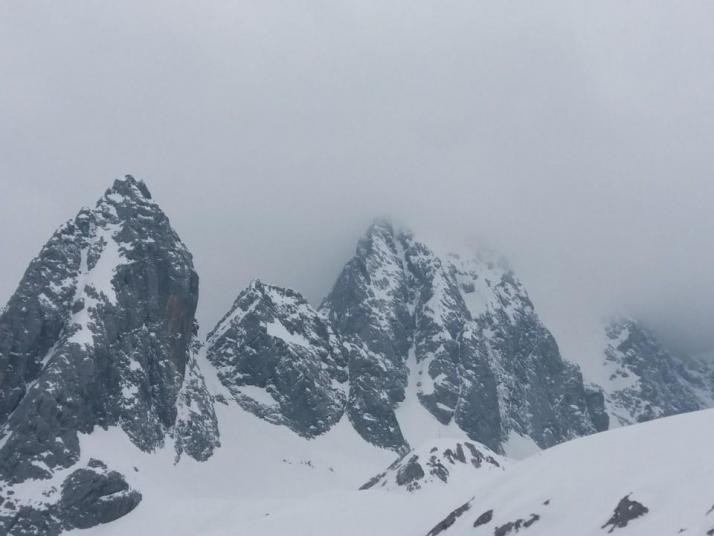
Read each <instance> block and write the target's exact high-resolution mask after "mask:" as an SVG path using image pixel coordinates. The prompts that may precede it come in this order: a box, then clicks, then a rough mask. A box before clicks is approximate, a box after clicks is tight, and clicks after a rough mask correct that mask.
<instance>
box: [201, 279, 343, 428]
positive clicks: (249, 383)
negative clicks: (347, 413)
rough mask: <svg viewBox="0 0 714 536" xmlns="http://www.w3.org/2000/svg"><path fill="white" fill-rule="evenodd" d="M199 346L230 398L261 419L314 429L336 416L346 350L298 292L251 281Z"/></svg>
mask: <svg viewBox="0 0 714 536" xmlns="http://www.w3.org/2000/svg"><path fill="white" fill-rule="evenodd" d="M206 346H207V354H206V355H207V358H208V360H209V361H210V362H211V363H212V364H213V365H215V367H216V368H217V371H218V377H219V378H220V380H221V382H222V383H223V384H224V385H225V386H226V387H227V389H228V390H229V392H230V396H231V398H233V399H235V401H236V402H237V403H238V404H240V405H241V406H242V407H244V408H245V409H247V410H249V411H252V412H253V413H255V414H256V415H258V416H260V417H262V418H264V419H266V420H267V421H269V422H272V423H275V424H284V425H286V426H288V427H290V428H291V429H292V430H293V431H294V432H296V433H298V434H300V435H303V436H306V437H314V436H316V435H319V434H322V433H324V432H326V431H327V430H329V429H330V427H332V426H333V425H334V424H335V423H336V422H337V421H339V420H340V418H341V417H342V413H343V411H344V406H345V398H346V390H347V351H346V349H345V348H344V347H343V345H342V343H341V341H340V340H339V339H338V338H337V336H336V335H335V333H334V332H333V330H332V328H331V327H330V326H329V324H328V323H327V322H326V321H325V320H324V319H323V318H322V317H320V315H318V313H317V311H315V310H314V309H313V308H312V307H311V306H310V305H309V304H308V302H307V301H306V300H305V299H304V298H303V297H302V296H301V295H300V294H298V293H297V292H294V291H292V290H289V289H283V288H280V287H275V286H270V285H265V284H263V283H261V282H260V281H254V282H253V283H251V285H250V286H249V287H248V288H247V289H246V290H245V291H243V292H241V294H240V295H239V296H238V298H237V299H236V301H235V303H234V304H233V307H232V308H231V310H230V311H229V312H228V314H227V315H226V316H225V317H224V318H223V319H222V320H221V321H220V322H219V323H218V325H217V326H216V328H215V329H214V330H213V331H212V332H211V333H210V334H209V336H208V340H207V343H206Z"/></svg>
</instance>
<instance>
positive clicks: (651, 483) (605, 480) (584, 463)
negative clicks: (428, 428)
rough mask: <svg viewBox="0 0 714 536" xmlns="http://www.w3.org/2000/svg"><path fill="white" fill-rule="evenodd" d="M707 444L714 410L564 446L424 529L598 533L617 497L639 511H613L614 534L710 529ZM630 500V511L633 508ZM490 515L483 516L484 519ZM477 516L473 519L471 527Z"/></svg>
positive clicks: (456, 533) (478, 491)
mask: <svg viewBox="0 0 714 536" xmlns="http://www.w3.org/2000/svg"><path fill="white" fill-rule="evenodd" d="M712 446H714V410H705V411H699V412H694V413H688V414H684V415H679V416H676V417H669V418H664V419H659V420H656V421H652V422H648V423H645V424H639V425H634V426H630V427H626V428H620V429H617V430H612V431H609V432H604V433H600V434H596V435H593V436H589V437H585V438H581V439H576V440H574V441H570V442H567V443H563V444H561V445H558V446H556V447H553V448H551V449H548V450H546V451H544V452H542V453H540V454H538V455H535V456H533V457H531V458H529V459H526V460H524V461H521V462H518V463H515V464H512V465H511V466H510V468H509V470H508V471H507V472H506V473H504V474H503V475H502V476H500V477H498V478H495V479H493V480H492V481H491V482H490V483H487V484H485V485H480V486H478V487H475V489H474V493H473V495H474V498H473V499H472V500H470V501H469V502H468V504H469V507H468V509H467V510H466V511H464V512H463V513H462V514H461V515H460V516H459V517H457V518H456V520H455V522H454V523H453V525H452V526H451V527H448V528H445V530H442V531H441V532H437V531H433V534H443V535H444V536H463V535H467V534H468V535H469V536H474V535H475V536H479V535H487V534H488V535H489V536H490V535H493V534H497V535H506V534H512V533H513V534H515V533H516V532H518V533H519V534H520V533H525V534H526V535H527V536H546V535H547V536H554V535H578V536H588V535H595V534H604V533H606V532H609V530H610V529H611V528H613V527H612V525H609V526H607V527H605V529H603V526H605V525H606V524H607V523H608V521H610V520H611V518H612V516H613V514H614V511H615V508H616V507H617V506H618V504H620V502H621V501H623V499H625V498H626V497H627V498H628V499H627V500H629V501H632V503H634V502H637V503H640V505H642V506H644V507H645V508H646V509H647V512H646V513H641V515H639V516H638V517H636V518H634V519H631V520H629V521H628V520H627V517H628V516H627V515H624V516H621V518H620V519H621V521H620V523H619V525H624V526H616V527H614V529H613V532H614V533H615V534H623V535H627V536H665V535H669V534H673V535H674V534H691V535H702V536H703V535H705V534H709V535H710V534H714V532H713V529H714V461H713V453H714V451H713V449H712ZM464 500H468V497H464ZM625 502H626V501H625ZM632 503H630V508H629V510H630V511H631V512H634V513H637V510H638V508H639V507H637V506H633V505H632ZM623 504H624V502H623ZM458 506H460V504H458V503H455V504H454V505H453V507H454V508H456V507H458ZM623 510H624V508H623ZM640 510H642V509H641V508H640ZM489 511H491V517H492V519H491V520H490V521H488V522H483V521H484V520H485V519H487V518H488V517H489V515H488V513H489ZM445 514H446V512H445ZM479 518H481V520H482V524H480V525H479V526H477V527H474V524H475V523H476V521H477V520H478V519H479ZM518 520H521V522H520V523H519V522H518ZM509 523H510V524H511V525H510V526H509ZM526 523H528V526H526ZM616 524H617V523H616ZM517 525H518V530H517V527H516V526H517ZM425 532H426V531H425Z"/></svg>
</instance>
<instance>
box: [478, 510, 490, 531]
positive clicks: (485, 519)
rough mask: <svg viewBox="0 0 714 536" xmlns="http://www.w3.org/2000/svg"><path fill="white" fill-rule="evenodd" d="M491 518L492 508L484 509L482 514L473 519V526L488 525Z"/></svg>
mask: <svg viewBox="0 0 714 536" xmlns="http://www.w3.org/2000/svg"><path fill="white" fill-rule="evenodd" d="M492 520H493V510H486V511H485V512H484V513H483V514H481V515H480V516H478V517H477V518H476V521H474V527H480V526H481V525H488V524H489V523H490V522H491V521H492Z"/></svg>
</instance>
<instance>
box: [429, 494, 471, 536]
mask: <svg viewBox="0 0 714 536" xmlns="http://www.w3.org/2000/svg"><path fill="white" fill-rule="evenodd" d="M470 509H471V503H470V502H467V503H465V504H462V505H461V506H459V507H458V508H457V509H456V510H454V511H453V512H451V513H449V515H448V516H446V517H445V518H444V519H443V520H441V521H440V522H439V523H437V525H436V526H435V527H434V528H433V529H431V530H430V531H429V532H428V533H427V536H438V535H439V534H441V533H442V532H444V531H445V530H447V529H448V528H449V527H451V526H452V525H453V524H454V523H456V520H457V519H458V518H460V517H461V516H462V515H464V514H465V513H466V512H468V511H469V510H470Z"/></svg>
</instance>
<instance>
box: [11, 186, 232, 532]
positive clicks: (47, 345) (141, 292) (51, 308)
mask: <svg viewBox="0 0 714 536" xmlns="http://www.w3.org/2000/svg"><path fill="white" fill-rule="evenodd" d="M197 299H198V277H197V275H196V273H195V272H194V270H193V264H192V259H191V255H190V254H189V252H188V251H187V250H186V248H185V246H184V245H183V244H182V243H181V241H180V240H179V238H178V237H177V236H176V234H175V232H174V231H173V229H172V228H171V226H170V224H169V221H168V218H167V217H166V216H165V215H164V214H163V212H162V211H161V210H160V209H159V207H158V205H156V203H154V201H153V200H152V199H151V195H150V194H149V192H148V190H147V189H146V186H144V184H143V183H141V182H138V181H136V180H135V179H133V178H132V177H126V178H125V179H120V180H117V181H115V183H114V185H113V186H112V188H110V189H109V190H107V192H106V194H105V195H104V196H103V197H102V198H101V199H100V200H99V202H98V203H97V205H96V207H95V208H94V209H92V210H89V209H84V210H82V211H81V212H80V213H79V214H78V215H77V217H76V218H75V219H74V220H73V221H71V222H68V223H67V224H65V225H64V226H62V227H61V228H60V229H59V230H58V231H57V232H56V233H55V234H54V235H53V236H52V237H51V238H50V240H49V241H48V243H47V244H46V245H45V246H44V248H43V249H42V250H41V252H40V254H39V255H38V256H37V257H36V258H35V259H34V260H33V261H32V262H31V264H30V266H29V268H28V270H27V272H26V273H25V275H24V277H23V279H22V281H21V282H20V285H19V287H18V289H17V291H16V292H15V294H14V295H13V296H12V298H11V299H10V302H9V303H8V305H7V307H6V308H5V310H4V311H3V313H2V316H0V370H2V371H3V372H2V373H1V374H0V426H2V429H1V432H0V433H1V434H2V441H1V446H0V480H2V481H4V482H5V484H6V485H10V488H5V492H7V493H9V492H10V491H12V486H14V485H20V484H22V483H23V482H26V481H28V480H39V481H46V482H47V483H48V484H50V485H51V484H52V483H53V482H54V480H55V477H56V475H57V474H65V473H66V472H67V471H69V470H70V469H71V470H72V471H73V472H72V473H71V474H69V475H66V479H65V480H64V484H62V489H63V491H62V496H61V498H60V499H58V501H59V502H54V503H53V502H52V501H50V500H49V498H48V500H47V501H46V502H45V503H42V504H44V506H42V504H38V505H35V506H33V507H32V508H30V507H27V508H22V506H23V505H22V504H18V503H13V505H14V506H15V510H14V511H13V510H11V509H9V507H8V505H7V504H3V505H2V506H0V527H2V526H3V524H5V525H7V523H11V524H12V525H13V526H14V527H16V528H15V529H14V530H15V531H16V532H17V531H19V530H20V529H19V528H17V527H23V526H26V527H27V530H28V531H30V530H32V527H35V528H37V527H40V526H42V530H41V532H42V531H44V533H47V534H53V533H56V532H57V531H58V530H60V529H61V528H62V527H65V528H67V527H72V526H89V525H91V523H94V522H101V521H102V519H109V518H113V517H115V516H116V515H121V513H125V512H126V510H127V506H128V505H129V504H130V503H133V505H135V502H136V498H137V497H136V495H133V494H131V492H129V491H128V490H126V489H125V491H127V493H125V494H124V495H121V494H118V495H117V496H116V500H117V502H116V504H115V503H113V502H112V499H101V501H99V502H97V503H96V504H95V505H94V507H95V509H94V510H92V505H86V504H84V505H83V506H82V508H81V510H82V511H84V512H85V513H86V515H87V516H88V517H87V519H84V520H80V519H77V518H76V516H74V514H73V513H72V512H74V510H72V508H75V506H76V505H74V503H73V501H74V500H75V499H77V497H76V496H75V495H74V490H75V489H76V488H77V487H78V486H84V487H85V488H86V489H87V490H90V491H91V490H94V491H93V492H95V493H96V496H98V497H101V496H102V495H103V492H102V491H106V489H114V488H116V492H117V493H118V492H119V491H120V490H121V489H124V488H123V486H122V485H120V484H119V481H120V480H121V479H120V478H119V477H120V476H121V475H119V476H117V475H115V474H113V473H112V468H111V467H106V464H110V463H111V460H101V459H100V460H98V461H97V462H98V463H96V464H94V466H88V467H84V468H76V464H77V463H78V461H79V459H80V457H81V449H80V443H79V439H78V433H80V432H82V433H86V432H89V431H91V430H92V429H93V428H94V427H95V426H101V427H107V426H117V427H120V428H121V429H122V430H123V431H124V433H126V434H127V436H128V437H129V438H130V440H131V441H132V442H133V443H134V444H135V445H136V446H137V447H138V448H140V449H143V450H147V451H149V450H153V449H155V448H157V447H160V446H161V445H163V444H164V442H165V439H166V437H167V436H174V438H175V439H176V444H177V448H178V450H179V452H186V453H188V454H189V455H191V456H194V457H196V458H201V459H202V458H205V457H207V456H210V454H211V452H212V450H213V448H214V447H215V446H216V445H217V443H218V439H217V428H216V421H215V416H214V414H213V409H212V402H211V400H210V398H209V397H208V394H207V392H206V390H205V386H204V385H203V380H202V378H201V377H200V374H198V373H197V372H196V369H195V364H194V363H192V359H193V358H192V357H191V348H192V343H193V341H194V335H195V332H196V325H195V320H194V312H195V308H196V302H197ZM179 412H180V414H179ZM105 462H106V464H105ZM100 463H101V464H105V466H104V467H103V466H102V465H100ZM102 467H103V468H102ZM58 472H59V473H58ZM60 483H61V482H60ZM40 487H41V485H40ZM50 487H51V486H50ZM3 495H4V493H3ZM50 495H51V494H50ZM129 499H131V500H130V501H129V503H127V501H128V500H129ZM100 503H101V504H100ZM8 504H9V503H8ZM72 505H74V506H72ZM133 505H132V506H133ZM70 507H71V508H70ZM68 508H69V510H68ZM75 509H76V508H75ZM88 524H89V525H88ZM38 530H39V529H38ZM18 534H19V532H18Z"/></svg>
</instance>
